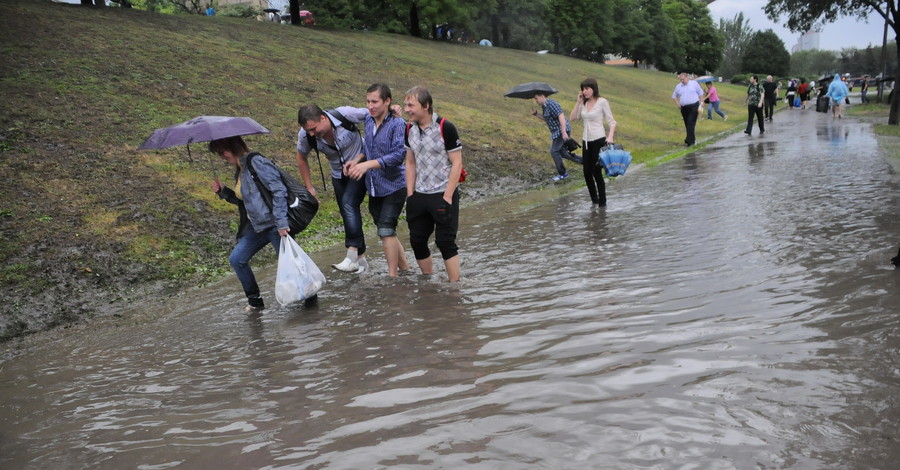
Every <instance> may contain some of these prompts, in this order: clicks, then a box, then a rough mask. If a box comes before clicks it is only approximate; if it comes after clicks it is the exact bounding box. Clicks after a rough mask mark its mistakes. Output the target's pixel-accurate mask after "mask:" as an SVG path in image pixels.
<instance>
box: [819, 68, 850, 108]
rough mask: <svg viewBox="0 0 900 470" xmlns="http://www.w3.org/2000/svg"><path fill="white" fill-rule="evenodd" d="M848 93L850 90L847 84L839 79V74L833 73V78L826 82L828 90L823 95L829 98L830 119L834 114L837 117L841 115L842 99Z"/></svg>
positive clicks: (845, 97)
mask: <svg viewBox="0 0 900 470" xmlns="http://www.w3.org/2000/svg"><path fill="white" fill-rule="evenodd" d="M848 95H850V90H848V89H847V84H846V83H844V82H843V80H841V76H840V75H838V74H834V79H832V80H831V83H830V84H828V92H827V93H825V96H827V97H829V98H831V118H832V119H834V117H835V115H836V116H837V117H838V119H840V118H842V117H843V111H844V100H845V99H847V96H848Z"/></svg>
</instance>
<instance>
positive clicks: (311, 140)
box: [306, 109, 359, 191]
mask: <svg viewBox="0 0 900 470" xmlns="http://www.w3.org/2000/svg"><path fill="white" fill-rule="evenodd" d="M325 112H326V113H328V114H331V115H332V116H334V117H336V118H337V120H338V121H340V123H341V127H343V128H344V129H347V130H348V131H350V132H356V133H357V134H359V127H357V126H356V123H355V122H352V121H350V120H349V119H347V118H346V117H345V116H344V115H343V114H341V113H340V111H338V110H336V109H329V110H327V111H325ZM306 143H307V144H309V147H310V148H311V149H313V150H315V151H316V160H317V161H318V162H319V173H321V174H322V190H323V191H328V186H327V185H326V184H325V171H324V170H322V159H321V157H322V155H321V154H319V146H318V145H317V143H316V136H314V135H310V134H306Z"/></svg>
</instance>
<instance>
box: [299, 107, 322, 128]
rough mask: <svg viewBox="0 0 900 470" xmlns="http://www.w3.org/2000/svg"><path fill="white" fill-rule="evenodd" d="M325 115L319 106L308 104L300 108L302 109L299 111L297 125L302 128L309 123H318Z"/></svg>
mask: <svg viewBox="0 0 900 470" xmlns="http://www.w3.org/2000/svg"><path fill="white" fill-rule="evenodd" d="M324 115H325V111H322V108H320V107H319V106H318V105H315V104H307V105H304V106H300V109H299V110H298V111H297V124H300V125H301V126H302V125H304V124H306V123H307V122H309V121H318V120H319V119H321V118H322V116H324Z"/></svg>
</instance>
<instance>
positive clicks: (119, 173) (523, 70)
mask: <svg viewBox="0 0 900 470" xmlns="http://www.w3.org/2000/svg"><path fill="white" fill-rule="evenodd" d="M588 76H593V77H597V78H598V79H599V81H600V83H601V94H603V95H604V96H606V97H607V98H609V100H610V102H611V104H612V109H613V112H614V113H615V115H616V119H617V121H618V123H619V129H618V131H617V135H616V137H617V139H616V140H617V141H618V142H620V143H622V144H624V145H625V146H626V148H627V149H629V150H630V151H631V152H632V155H634V157H635V161H636V162H645V161H651V160H654V159H656V158H658V157H659V156H661V155H664V154H671V153H677V152H679V151H680V150H681V149H680V142H681V141H682V139H683V127H682V124H681V117H680V114H679V113H678V111H677V110H676V109H675V108H674V106H673V104H672V101H671V99H670V95H671V91H672V87H673V86H674V85H675V83H676V80H675V79H674V77H673V76H672V75H670V74H663V73H657V72H649V71H640V70H634V69H627V68H626V69H622V68H614V67H607V66H602V65H598V64H593V63H588V62H583V61H577V60H572V59H569V58H566V57H561V56H556V55H538V54H534V53H530V52H524V51H514V50H504V49H500V48H481V47H475V46H461V45H457V44H447V43H439V42H433V41H426V40H419V39H413V38H410V37H405V36H398V35H386V34H379V33H363V32H344V31H325V30H319V29H309V28H297V27H288V26H279V25H274V24H271V23H265V22H258V21H253V20H241V19H230V18H221V17H216V18H206V17H187V16H169V15H158V14H153V13H147V12H142V11H136V10H124V9H118V8H105V9H99V10H97V9H90V8H83V7H80V6H73V5H61V4H52V3H50V2H46V1H38V0H6V1H4V2H3V3H0V90H2V99H0V176H2V177H3V180H4V181H5V182H6V183H7V188H8V189H7V191H4V193H5V194H4V196H3V197H2V199H0V232H2V238H0V259H2V260H3V263H2V266H3V267H2V271H0V286H2V290H0V291H2V292H3V294H2V298H0V304H2V305H0V338H3V337H7V336H10V335H13V334H19V333H22V332H26V331H34V330H39V329H43V328H46V327H49V326H53V325H55V324H64V323H67V322H70V321H74V320H78V319H80V318H82V317H84V316H91V315H95V314H99V313H103V312H105V311H109V310H113V309H115V308H117V307H116V306H117V305H120V304H121V301H122V300H129V299H134V298H136V297H137V296H139V295H141V294H142V293H145V292H158V291H159V289H161V288H164V287H185V286H189V285H197V284H202V283H203V282H206V281H208V280H210V279H214V278H215V277H217V276H220V275H221V274H222V273H224V272H227V271H228V268H227V262H226V259H225V258H226V256H225V255H224V253H226V252H227V251H228V250H229V247H230V245H231V244H232V243H233V239H232V236H233V235H232V233H233V228H234V222H235V216H234V209H233V206H230V205H229V204H226V203H223V202H221V201H218V200H217V199H215V198H214V197H213V196H212V194H211V192H210V191H209V189H208V187H209V181H210V179H211V177H210V175H211V173H212V168H213V165H212V164H211V162H212V161H213V160H211V159H210V158H209V157H208V155H207V154H206V153H205V152H203V148H202V145H196V146H194V147H193V157H194V158H193V160H189V159H188V157H187V154H186V152H185V150H184V148H176V149H170V150H165V151H158V152H138V151H136V150H135V148H136V147H137V146H138V145H139V144H140V143H141V142H142V141H143V139H144V138H145V137H146V136H147V135H149V134H150V132H151V131H152V130H153V129H155V128H157V127H164V126H168V125H172V124H175V123H178V122H181V121H184V120H187V119H190V118H192V117H194V116H197V115H202V114H213V115H239V116H251V117H253V118H255V119H256V120H257V121H259V122H260V123H262V124H263V125H264V126H266V127H268V128H269V129H271V130H272V134H271V135H269V136H259V137H254V138H252V139H250V144H251V146H252V147H253V148H254V149H256V150H259V151H261V152H263V153H264V154H266V155H268V156H270V157H273V158H274V159H275V160H276V161H278V162H280V163H281V164H282V166H283V167H285V168H287V169H290V170H291V171H294V170H295V168H296V167H295V165H294V164H293V159H294V150H293V149H294V146H295V139H296V130H297V126H296V109H297V107H298V106H299V105H301V104H305V103H310V102H316V103H319V104H320V105H322V106H325V107H327V106H338V105H344V104H356V105H359V106H363V105H364V95H365V88H366V87H367V86H368V85H369V84H371V83H373V82H376V81H381V82H385V83H387V84H389V85H390V86H391V87H392V88H393V89H394V90H395V95H402V92H403V91H404V90H406V89H408V88H409V87H411V86H413V85H424V86H426V87H428V88H429V89H430V90H431V91H432V94H433V95H434V97H435V105H436V106H435V107H436V109H437V111H438V112H439V113H440V114H442V115H444V116H446V117H447V118H449V119H450V120H451V121H453V122H454V123H455V124H456V125H457V127H458V128H459V129H460V134H461V135H462V138H463V141H464V152H463V156H464V160H465V166H466V168H467V170H468V171H469V174H470V177H469V181H468V182H466V183H465V187H464V190H465V192H466V194H467V196H468V199H469V200H470V201H471V200H473V199H482V198H485V197H490V196H493V195H498V194H501V193H504V192H505V193H508V192H515V191H520V190H522V189H524V188H530V187H536V186H540V185H543V184H546V181H547V179H548V178H549V176H551V174H552V163H551V162H550V159H549V156H547V155H546V148H547V146H548V143H549V142H548V139H547V131H546V127H545V126H544V125H543V124H542V123H541V122H539V121H538V120H536V119H534V118H531V117H530V116H528V111H529V110H530V109H531V106H532V104H533V102H531V101H524V100H515V99H508V98H503V93H504V92H505V91H506V90H507V89H508V88H510V87H511V86H513V85H515V84H517V83H520V82H528V81H547V82H549V83H552V84H554V85H555V86H557V87H558V88H560V89H561V90H562V92H561V93H560V94H558V95H556V96H554V98H555V99H557V101H559V102H560V103H561V104H562V105H563V107H564V109H566V110H569V109H571V107H572V105H573V104H574V97H575V96H576V95H577V92H578V89H577V87H578V83H579V82H580V80H581V79H582V78H584V77H588ZM719 93H720V96H721V97H722V98H723V108H724V109H725V111H726V112H731V113H733V114H732V117H733V118H736V119H734V121H732V122H729V123H728V124H725V123H722V122H721V121H720V120H714V121H712V122H709V121H703V122H701V124H700V126H699V129H700V130H699V133H698V134H699V135H700V137H701V138H702V137H704V136H710V135H713V134H715V133H718V132H722V131H725V130H727V129H730V128H731V125H733V124H734V123H735V122H739V118H741V117H742V115H743V112H742V109H743V106H742V104H741V103H742V99H743V89H742V88H740V87H732V86H730V85H723V86H720V87H719ZM575 127H576V130H575V135H576V136H577V135H579V134H580V130H579V126H578V125H576V126H575ZM216 168H218V170H217V171H218V172H219V174H220V176H223V179H226V178H225V174H226V173H228V171H227V169H225V167H223V166H221V164H218V165H216ZM316 171H317V170H316ZM318 176H319V175H318V174H317V173H316V174H314V175H313V177H314V179H318ZM575 180H578V178H575ZM320 184H321V183H320ZM571 184H577V183H570V185H571ZM328 195H330V192H329V193H328ZM325 202H326V203H325V204H324V205H323V208H322V210H321V211H320V216H319V217H317V220H316V222H315V225H314V226H313V227H311V229H310V230H309V233H306V234H305V236H304V239H303V243H304V245H306V246H309V245H310V244H315V243H316V242H317V241H318V243H319V244H321V243H332V242H334V240H335V239H336V235H338V234H339V223H338V222H339V218H338V217H339V216H338V214H337V210H336V208H335V207H334V204H333V202H331V201H329V200H327V197H326V201H325ZM48 312H52V313H48Z"/></svg>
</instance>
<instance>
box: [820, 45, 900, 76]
mask: <svg viewBox="0 0 900 470" xmlns="http://www.w3.org/2000/svg"><path fill="white" fill-rule="evenodd" d="M881 56H882V47H881V46H877V47H873V46H869V47H866V48H865V49H856V48H849V49H844V50H842V51H841V54H840V57H839V58H838V59H837V64H838V65H837V66H836V67H834V68H833V70H840V71H841V73H849V74H850V75H852V76H860V75H864V74H868V75H869V76H870V77H874V76H876V75H878V74H879V73H881V67H882V63H881ZM884 57H885V59H886V62H887V64H886V66H885V69H886V70H887V71H888V72H889V73H890V72H891V71H894V70H896V69H897V42H896V41H892V42H889V43H888V45H887V50H886V51H885V54H884Z"/></svg>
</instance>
